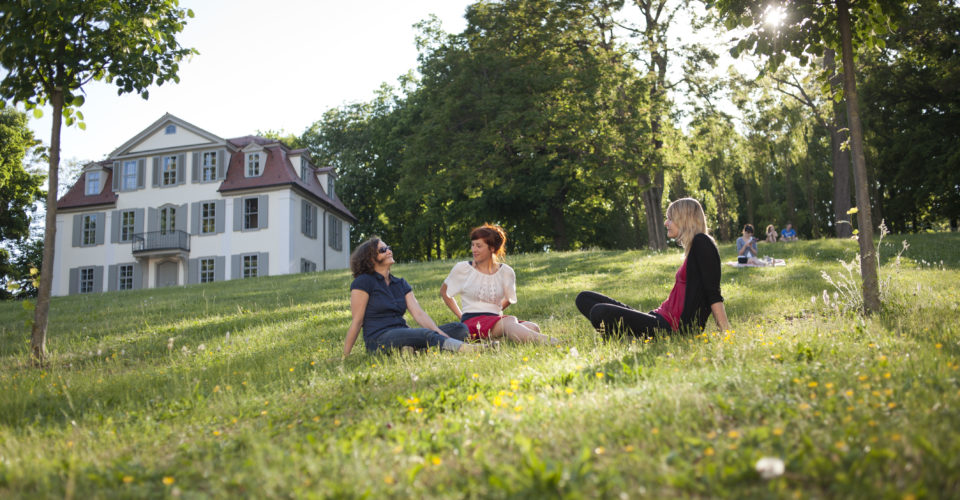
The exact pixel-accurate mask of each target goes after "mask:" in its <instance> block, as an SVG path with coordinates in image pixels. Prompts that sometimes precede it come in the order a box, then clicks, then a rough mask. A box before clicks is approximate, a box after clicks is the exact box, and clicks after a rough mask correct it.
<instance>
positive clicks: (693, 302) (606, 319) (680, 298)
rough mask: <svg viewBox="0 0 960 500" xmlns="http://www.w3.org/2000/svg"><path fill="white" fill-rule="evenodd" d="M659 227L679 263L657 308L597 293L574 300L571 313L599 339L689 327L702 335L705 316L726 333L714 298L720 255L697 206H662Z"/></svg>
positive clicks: (685, 202)
mask: <svg viewBox="0 0 960 500" xmlns="http://www.w3.org/2000/svg"><path fill="white" fill-rule="evenodd" d="M663 225H664V226H665V227H666V228H667V237H669V238H675V239H676V240H677V241H678V242H679V243H680V246H682V247H683V251H684V259H683V264H682V265H681V266H680V269H679V270H677V274H676V279H675V281H674V284H673V290H671V291H670V296H669V297H667V300H665V301H663V303H662V304H660V307H658V308H657V309H654V310H653V311H650V312H649V313H645V312H641V311H638V310H636V309H632V308H630V307H628V306H626V305H624V304H622V303H620V302H617V301H616V300H613V299H611V298H610V297H607V296H605V295H602V294H599V293H597V292H580V294H579V295H577V300H576V303H577V309H579V310H580V312H581V313H582V314H583V315H584V316H586V317H587V319H589V320H590V323H591V324H592V325H593V327H594V328H596V329H597V331H599V332H601V334H602V335H604V337H609V336H611V335H621V336H622V335H631V336H634V337H641V338H649V337H653V336H655V335H656V334H657V332H661V333H662V332H676V331H679V330H680V329H682V328H694V327H696V329H697V330H696V331H702V330H703V328H704V326H706V323H707V318H708V317H709V316H710V314H711V313H712V314H713V319H714V320H715V321H716V322H717V326H719V327H720V329H722V330H729V329H730V322H729V321H728V320H727V312H726V310H725V309H724V308H723V296H721V295H720V252H719V251H717V244H716V242H714V241H713V238H711V237H710V236H709V235H708V234H707V218H706V216H705V215H704V213H703V207H701V206H700V202H698V201H697V200H694V199H693V198H682V199H679V200H676V201H674V202H673V203H671V204H670V206H669V207H667V218H666V220H665V221H664V222H663ZM638 285H640V284H638Z"/></svg>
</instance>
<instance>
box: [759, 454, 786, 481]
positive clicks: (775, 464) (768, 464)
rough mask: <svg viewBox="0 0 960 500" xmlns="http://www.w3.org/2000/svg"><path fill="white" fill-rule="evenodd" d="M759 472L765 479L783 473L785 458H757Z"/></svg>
mask: <svg viewBox="0 0 960 500" xmlns="http://www.w3.org/2000/svg"><path fill="white" fill-rule="evenodd" d="M756 469H757V473H759V474H760V477H762V478H764V479H773V478H775V477H780V476H782V475H783V471H784V469H785V467H784V465H783V460H781V459H779V458H776V457H763V458H761V459H760V460H757V465H756Z"/></svg>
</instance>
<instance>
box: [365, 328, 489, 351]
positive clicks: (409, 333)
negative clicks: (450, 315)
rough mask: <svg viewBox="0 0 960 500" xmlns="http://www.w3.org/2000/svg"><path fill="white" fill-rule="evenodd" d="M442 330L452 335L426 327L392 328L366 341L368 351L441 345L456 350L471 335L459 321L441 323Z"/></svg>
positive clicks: (449, 349) (445, 348) (443, 347)
mask: <svg viewBox="0 0 960 500" xmlns="http://www.w3.org/2000/svg"><path fill="white" fill-rule="evenodd" d="M440 330H441V331H443V333H446V334H447V335H449V336H450V337H449V338H447V337H444V336H443V335H440V334H439V333H437V332H435V331H433V330H428V329H426V328H391V329H390V330H387V331H385V332H383V333H381V334H380V335H377V336H376V337H374V338H372V339H370V340H368V341H367V342H366V344H367V351H369V352H377V351H387V350H390V349H399V348H401V347H408V346H409V347H413V348H414V349H426V348H428V347H440V348H441V349H443V350H446V351H453V352H456V351H458V350H460V345H461V344H463V342H464V341H465V340H467V337H468V336H469V335H470V332H469V330H468V329H467V325H464V324H463V323H460V322H459V321H458V322H455V323H447V324H445V325H440Z"/></svg>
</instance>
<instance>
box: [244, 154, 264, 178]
mask: <svg viewBox="0 0 960 500" xmlns="http://www.w3.org/2000/svg"><path fill="white" fill-rule="evenodd" d="M260 172H261V170H260V153H247V177H259V176H260Z"/></svg>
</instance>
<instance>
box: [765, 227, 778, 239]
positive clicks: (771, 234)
mask: <svg viewBox="0 0 960 500" xmlns="http://www.w3.org/2000/svg"><path fill="white" fill-rule="evenodd" d="M776 242H777V228H775V227H773V224H770V225H768V226H767V243H776Z"/></svg>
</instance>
